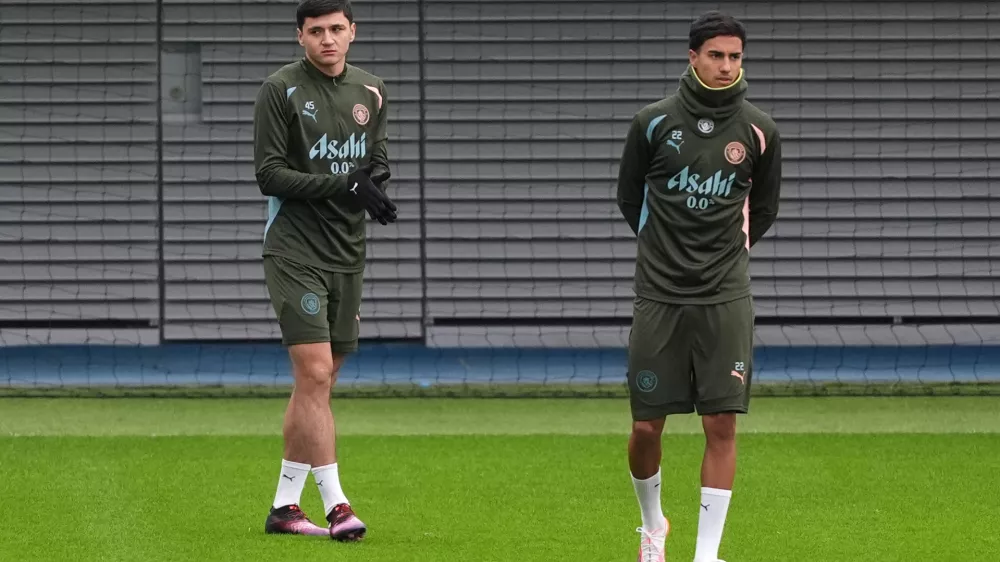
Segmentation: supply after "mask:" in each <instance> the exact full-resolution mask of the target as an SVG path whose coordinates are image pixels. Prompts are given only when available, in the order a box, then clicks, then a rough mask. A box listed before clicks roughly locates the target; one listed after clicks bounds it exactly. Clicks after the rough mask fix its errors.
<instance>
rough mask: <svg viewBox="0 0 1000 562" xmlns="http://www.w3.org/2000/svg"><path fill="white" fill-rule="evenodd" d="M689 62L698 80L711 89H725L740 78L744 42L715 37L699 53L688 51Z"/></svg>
mask: <svg viewBox="0 0 1000 562" xmlns="http://www.w3.org/2000/svg"><path fill="white" fill-rule="evenodd" d="M688 60H689V61H690V62H691V66H692V67H693V68H694V70H695V72H697V73H698V78H701V81H702V82H704V83H705V85H706V86H708V87H709V88H725V87H726V86H729V85H730V84H732V83H733V82H734V81H735V80H736V79H737V78H739V76H740V68H742V67H743V42H742V41H740V38H739V37H732V36H720V37H713V38H711V39H709V40H708V41H705V43H704V44H702V46H701V49H698V50H697V51H691V50H689V51H688Z"/></svg>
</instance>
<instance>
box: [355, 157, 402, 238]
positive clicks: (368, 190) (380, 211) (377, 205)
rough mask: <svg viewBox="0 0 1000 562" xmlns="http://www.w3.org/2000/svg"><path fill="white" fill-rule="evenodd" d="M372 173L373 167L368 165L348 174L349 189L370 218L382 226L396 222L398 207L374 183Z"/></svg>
mask: <svg viewBox="0 0 1000 562" xmlns="http://www.w3.org/2000/svg"><path fill="white" fill-rule="evenodd" d="M371 171H372V165H371V164H368V165H367V166H363V167H359V168H358V169H357V170H354V171H353V172H351V173H350V174H348V176H347V186H348V189H350V191H351V194H352V195H353V196H354V197H355V198H356V199H357V201H358V202H359V203H360V204H361V208H362V209H364V210H365V211H368V216H370V217H371V218H373V219H375V220H377V221H378V222H380V223H382V224H388V223H390V222H396V205H395V204H394V203H393V202H392V201H391V200H389V198H388V197H386V195H385V194H384V193H382V190H381V189H379V188H378V187H376V186H375V184H374V183H372V179H371V178H370V177H369V175H370V174H371Z"/></svg>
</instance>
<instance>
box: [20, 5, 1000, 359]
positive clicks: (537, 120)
mask: <svg viewBox="0 0 1000 562" xmlns="http://www.w3.org/2000/svg"><path fill="white" fill-rule="evenodd" d="M712 4H714V3H712ZM419 5H420V4H418V2H416V1H379V2H358V3H356V8H355V9H356V15H357V19H358V22H359V27H358V36H359V38H358V41H357V42H356V43H355V45H354V47H353V48H352V57H351V61H352V63H354V64H357V65H358V66H361V67H363V68H366V69H367V70H370V71H372V72H374V73H375V74H378V75H380V76H382V77H383V79H384V80H385V82H386V85H387V87H388V89H389V94H390V101H389V103H390V105H389V107H390V111H391V112H392V113H391V117H390V134H391V136H392V139H391V145H390V151H391V158H392V160H393V162H394V183H393V190H394V194H395V196H396V199H397V200H398V201H399V202H400V204H401V213H400V214H401V220H400V222H399V223H397V224H396V225H395V226H392V227H388V228H385V227H381V228H376V229H371V230H370V232H371V235H372V243H371V247H370V252H369V255H370V258H371V260H370V266H369V271H368V279H369V280H368V282H367V283H366V294H365V296H366V300H365V308H364V309H363V316H364V318H365V321H364V322H363V324H362V332H363V335H364V336H366V337H392V338H395V337H419V336H421V335H422V333H423V330H422V328H423V327H422V325H421V324H422V322H425V321H426V324H427V328H428V330H429V331H428V334H427V335H428V337H429V340H430V341H431V342H432V343H434V344H438V345H455V344H459V345H481V344H488V345H503V344H509V343H516V344H518V345H534V344H538V343H542V344H545V345H558V344H565V343H569V344H571V345H589V344H598V343H612V344H620V343H622V342H623V341H624V340H623V334H624V332H625V331H626V330H627V318H628V316H629V315H630V312H631V274H632V271H633V259H634V246H635V244H634V239H633V236H632V234H631V232H630V231H629V230H628V228H627V227H626V226H625V224H624V222H623V221H622V220H621V219H620V218H619V216H618V213H617V209H616V208H615V206H614V203H613V194H614V178H615V177H616V173H617V159H618V156H619V154H620V147H621V143H622V138H623V136H624V134H625V131H626V129H627V127H628V123H629V120H630V118H631V116H632V115H633V114H634V112H635V111H636V110H638V109H639V108H640V107H642V106H643V105H645V104H647V103H650V102H652V101H655V100H656V99H659V98H661V97H663V96H665V95H668V94H670V93H672V92H673V91H674V89H675V88H676V83H677V76H678V75H679V73H680V72H681V71H682V70H683V68H684V65H685V63H686V41H687V30H688V26H689V22H690V21H691V19H692V18H693V17H694V16H695V15H696V14H697V13H700V12H701V11H703V10H705V9H709V8H711V7H713V6H710V5H709V4H706V3H704V2H694V1H688V2H670V3H666V2H661V1H657V2H615V3H614V4H613V8H614V10H613V14H612V15H609V11H610V9H611V4H610V3H608V2H596V1H572V2H563V1H551V0H550V1H545V2H514V1H506V2H494V1H485V0H484V1H468V0H466V1H458V2H451V1H444V0H426V1H424V2H423V3H422V5H423V10H424V11H423V16H424V17H423V22H422V25H423V32H424V33H423V37H421V36H420V25H421V21H420V10H419ZM721 7H722V8H723V9H728V10H730V11H731V12H732V13H734V14H735V15H737V16H740V17H741V18H742V19H743V20H744V21H745V22H746V23H747V25H748V28H749V31H750V35H751V38H750V42H749V44H748V45H747V62H746V65H747V72H748V74H747V76H748V80H749V82H750V99H751V101H753V102H754V103H755V104H757V105H758V106H759V107H761V108H762V109H764V110H765V111H768V112H770V113H772V115H773V116H774V117H775V119H776V120H777V122H778V124H779V127H780V129H781V132H782V135H783V138H784V154H785V162H784V169H785V184H784V194H783V195H784V198H783V202H782V212H781V215H780V217H779V221H778V223H777V225H776V227H775V229H774V230H773V232H772V234H771V235H769V236H768V238H766V239H765V240H764V241H762V242H761V243H760V244H759V245H758V246H757V247H756V248H755V249H754V252H753V258H754V259H753V265H752V268H753V271H752V273H753V277H754V282H755V295H756V297H757V305H758V318H759V319H761V320H762V321H764V322H766V319H767V318H768V317H774V316H779V315H780V316H786V317H810V318H812V319H816V318H818V319H820V321H825V320H823V319H828V318H830V317H844V318H847V319H849V320H850V321H851V322H855V321H856V319H857V318H858V317H865V318H885V317H888V318H890V319H891V318H893V317H910V316H930V317H935V316H945V317H949V318H948V320H962V319H963V318H966V317H970V316H972V317H974V316H983V317H996V316H998V314H1000V312H998V310H997V300H996V299H997V296H998V293H1000V291H998V283H1000V281H997V276H996V275H995V273H996V272H997V270H998V268H997V266H996V264H997V257H998V255H1000V243H998V242H1000V240H998V237H1000V229H998V228H1000V222H998V219H997V217H998V216H1000V200H998V198H997V197H995V196H991V194H990V192H989V188H990V182H991V181H992V180H993V179H995V178H997V177H998V176H1000V170H998V166H1000V164H998V162H1000V160H998V158H1000V137H998V136H997V134H996V133H995V129H996V128H995V127H993V126H992V125H995V124H996V123H997V120H998V118H997V115H1000V94H998V92H1000V88H998V86H1000V73H998V72H997V63H996V62H995V61H996V60H1000V59H998V57H1000V43H998V41H997V39H1000V12H998V10H997V9H995V8H991V7H990V5H989V4H988V3H981V2H969V1H963V2H949V3H940V2H938V3H933V2H848V1H838V2H816V3H807V2H757V1H744V2H734V3H724V4H721ZM0 8H2V11H3V16H2V17H0V47H2V53H0V69H2V70H3V73H2V79H0V92H2V94H3V95H2V96H0V112H2V113H0V150H2V158H0V172H2V175H0V187H2V191H0V197H2V198H3V205H0V217H2V218H0V233H2V235H0V250H2V253H3V258H4V259H5V260H6V261H7V265H8V267H4V268H3V273H2V274H0V323H4V322H5V323H6V324H5V326H6V327H8V328H21V329H24V328H27V327H31V326H38V327H39V328H38V330H40V331H38V332H37V333H36V334H35V337H36V339H40V340H45V339H46V338H51V336H48V335H46V334H48V332H47V331H46V329H45V326H44V325H45V323H46V322H47V321H49V320H50V319H67V320H73V319H82V320H87V321H94V323H93V326H92V327H88V328H87V329H88V330H90V331H88V332H87V333H88V334H89V336H88V337H92V336H93V334H94V333H97V332H94V331H93V330H97V329H98V327H99V326H101V324H100V322H98V321H104V320H115V321H133V322H132V323H128V324H123V326H126V327H132V328H137V327H138V325H139V324H142V323H146V324H149V325H150V326H152V327H153V329H155V327H156V323H157V321H158V318H159V305H160V302H159V299H158V294H157V292H158V291H157V288H158V279H159V277H158V270H157V260H156V249H157V224H156V219H157V199H156V195H157V187H158V186H157V177H158V175H157V174H158V169H157V164H158V162H157V156H158V154H157V144H156V122H157V121H156V119H157V108H156V103H155V101H156V83H157V82H156V79H157V68H159V69H160V72H161V75H162V80H163V84H164V86H163V97H164V109H163V115H162V118H163V130H162V133H163V134H162V138H163V149H162V179H163V182H162V188H163V205H164V207H163V211H164V223H163V237H164V259H165V263H164V268H163V274H164V279H165V282H166V283H165V297H166V300H165V301H164V303H163V305H164V306H163V308H164V315H165V321H166V323H165V326H164V335H165V336H166V337H167V338H168V339H190V338H194V339H219V338H222V339H271V338H274V337H276V336H277V327H276V324H275V323H274V321H273V320H272V314H271V311H270V308H269V304H268V302H267V300H266V295H265V292H264V291H265V289H264V285H263V282H262V273H261V269H260V265H259V259H260V258H259V256H260V243H261V235H262V231H263V224H264V217H265V209H264V198H263V197H261V196H260V194H259V191H258V190H257V187H256V185H255V183H254V179H253V169H252V147H251V137H250V135H251V127H252V104H253V99H254V95H255V93H256V91H257V88H258V87H259V84H260V82H261V80H262V79H263V77H264V76H266V75H267V74H268V73H270V72H272V71H273V70H275V69H276V68H278V67H280V66H281V65H282V64H285V63H287V62H288V61H291V60H294V59H295V58H297V57H298V56H299V54H300V48H299V46H298V45H297V44H296V42H295V40H294V32H295V29H294V3H293V2H267V3H259V2H253V3H251V2H234V1H228V2H227V1H216V2H196V1H194V0H188V1H177V0H166V1H164V3H163V13H162V18H163V26H162V37H160V45H161V46H162V49H160V50H159V52H158V49H157V30H156V21H157V13H156V3H155V2H152V1H148V2H125V3H114V4H112V3H103V4H92V3H87V4H86V5H83V4H81V3H78V2H62V3H39V2H31V3H30V5H29V4H28V3H27V2H25V1H17V2H12V1H10V0H0ZM53 9H54V10H55V16H53V15H52V12H51V10H53ZM55 24H59V25H55ZM421 49H422V51H423V55H424V56H423V62H422V63H421V57H420V53H421ZM158 60H159V67H158V66H157V64H158ZM421 77H423V83H421ZM421 85H423V89H424V93H425V97H424V98H423V101H424V103H423V104H421ZM421 109H423V115H424V121H423V124H424V129H423V132H424V137H425V138H424V144H423V149H424V154H425V159H424V162H423V164H424V167H423V172H424V193H425V199H424V203H425V206H426V214H425V216H424V217H423V218H424V220H425V222H424V224H421V216H420V208H421V200H420V193H421V191H420V172H421V167H420V149H421V146H420V131H421V129H420V123H421V122H420V118H421ZM422 229H424V231H425V232H426V238H425V241H426V243H425V245H423V247H422V244H421V230H422ZM422 251H425V252H426V256H427V260H426V262H424V263H423V264H422V263H421V259H420V258H421V252H422ZM424 274H425V275H426V279H427V283H426V287H425V286H424V285H423V284H422V282H421V279H422V275H424ZM425 290H426V297H427V303H426V304H427V311H428V316H427V318H423V316H422V314H421V310H422V295H423V293H424V291H425ZM809 321H811V320H810V319H808V318H807V319H806V322H807V323H808V322H809ZM81 325H83V324H81ZM22 331H23V330H22ZM763 332H767V328H765V329H764V330H763ZM10 333H11V332H10V331H9V330H8V331H7V332H4V334H6V336H5V337H10V336H9V334H10ZM143 333H145V332H143ZM808 333H809V337H808V338H807V339H810V340H813V341H812V343H837V342H838V341H843V340H844V337H843V334H842V333H841V332H840V331H839V330H835V331H834V332H831V333H832V334H833V335H832V336H829V338H832V339H829V341H827V339H824V338H825V337H827V336H823V334H824V333H828V332H824V331H823V330H821V329H819V328H816V329H813V330H810V331H809V332H808ZM965 333H966V334H970V335H969V336H968V338H969V339H970V340H974V339H976V338H979V340H976V341H981V339H982V338H983V336H982V332H981V331H975V330H972V331H967V332H965ZM773 334H774V335H775V338H776V339H777V340H783V339H784V340H792V339H795V338H794V337H792V336H790V335H789V334H788V331H787V329H785V328H776V329H774V330H773ZM511 336H514V337H513V338H512V337H511ZM136 337H138V336H136ZM921 337H925V336H919V337H917V340H920V338H921ZM838 338H839V340H838ZM931 339H933V338H931ZM817 340H818V341H817Z"/></svg>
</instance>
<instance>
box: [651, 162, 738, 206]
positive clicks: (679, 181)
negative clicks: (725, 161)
mask: <svg viewBox="0 0 1000 562" xmlns="http://www.w3.org/2000/svg"><path fill="white" fill-rule="evenodd" d="M735 181H736V172H733V173H731V174H729V176H728V177H726V178H723V177H722V170H718V171H717V172H715V173H714V174H712V175H710V176H708V177H705V178H702V176H701V174H697V173H692V172H691V167H690V166H684V169H683V170H681V171H679V172H677V173H676V174H674V177H672V178H670V179H669V180H668V181H667V189H676V190H677V191H680V192H687V193H697V194H698V195H703V196H704V197H695V196H694V195H692V196H691V197H688V200H687V206H688V207H690V208H692V209H707V208H708V207H710V206H711V205H713V204H714V201H712V199H711V197H713V196H716V197H728V196H729V193H730V192H731V191H732V188H733V183H734V182H735Z"/></svg>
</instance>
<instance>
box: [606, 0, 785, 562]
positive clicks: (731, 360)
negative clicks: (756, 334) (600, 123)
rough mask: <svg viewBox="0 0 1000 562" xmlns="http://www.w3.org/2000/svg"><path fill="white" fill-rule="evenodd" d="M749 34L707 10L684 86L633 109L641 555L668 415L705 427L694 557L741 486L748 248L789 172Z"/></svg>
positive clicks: (657, 526) (626, 205)
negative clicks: (747, 67)
mask: <svg viewBox="0 0 1000 562" xmlns="http://www.w3.org/2000/svg"><path fill="white" fill-rule="evenodd" d="M745 43H746V30H745V29H744V27H743V25H742V24H741V23H740V22H739V21H737V20H736V19H734V18H732V17H730V16H728V15H725V14H722V13H720V12H709V13H706V14H704V15H702V16H701V17H699V18H698V19H697V20H696V21H695V22H694V23H693V24H692V26H691V31H690V37H689V51H688V60H689V63H690V64H689V66H688V68H687V70H686V71H685V72H684V74H683V75H682V76H681V79H680V87H679V88H678V91H677V92H676V93H675V94H673V95H671V96H670V97H668V98H666V99H663V100H660V101H658V102H656V103H653V104H651V105H648V106H646V107H644V108H643V109H642V110H640V111H639V112H638V113H637V114H636V115H635V117H634V119H633V120H632V123H631V128H630V130H629V132H628V136H627V138H626V143H625V148H624V151H623V153H622V157H621V167H620V169H619V174H618V196H617V199H618V206H619V208H620V210H621V213H622V215H623V216H624V218H625V220H626V221H627V222H628V225H629V227H631V229H632V231H633V232H634V233H635V234H636V237H637V242H638V252H637V261H636V271H635V281H634V290H635V294H636V296H635V303H634V316H633V321H632V330H631V334H630V336H629V358H628V363H629V365H628V388H629V396H630V405H631V411H632V418H633V424H632V433H631V436H630V438H629V444H628V453H629V455H628V457H629V468H630V471H631V474H632V481H633V485H634V487H635V493H636V496H637V498H638V500H639V507H640V511H641V514H642V526H641V527H640V528H639V529H638V531H639V533H640V535H641V540H640V548H639V562H662V561H663V560H665V542H666V537H667V534H668V532H669V530H670V523H669V522H668V521H667V519H666V517H664V515H663V510H662V507H661V504H660V462H661V459H662V451H661V436H662V433H663V427H664V423H665V421H666V417H667V416H668V415H671V414H689V413H694V412H697V413H698V415H700V416H701V419H702V426H703V429H704V433H705V453H704V459H703V461H702V467H701V486H702V487H701V507H700V509H699V521H698V541H697V547H696V552H695V558H694V559H695V562H717V560H718V556H719V545H720V543H721V541H722V531H723V527H724V525H725V520H726V514H727V511H728V509H729V500H730V497H731V495H732V487H733V480H734V478H735V473H736V439H735V438H736V415H737V414H745V413H747V411H748V407H749V402H750V382H751V373H752V359H753V357H752V355H753V326H754V306H753V300H752V296H751V290H750V276H749V260H750V248H751V247H753V245H754V244H756V243H757V241H759V240H760V238H761V236H763V235H764V233H766V232H767V231H768V229H769V228H770V227H771V225H772V224H773V222H774V220H775V217H776V215H777V212H778V199H779V191H780V183H781V141H780V138H779V135H778V131H777V127H776V126H775V123H774V121H773V120H772V119H771V118H770V117H769V116H768V115H766V114H765V113H764V112H763V111H761V110H759V109H757V108H756V107H754V106H753V105H751V104H750V103H749V102H747V101H746V100H745V96H746V93H747V83H746V80H745V79H744V74H743V67H742V63H743V49H744V46H745Z"/></svg>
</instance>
